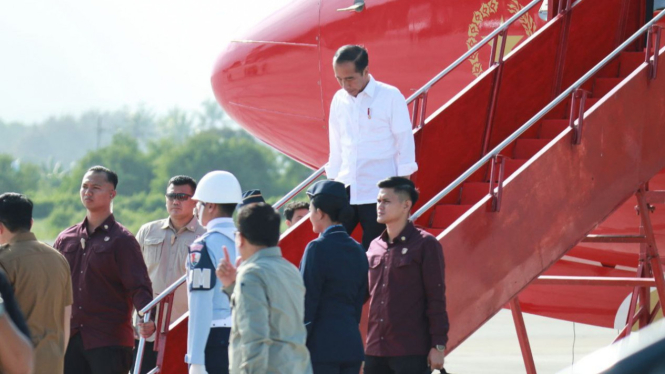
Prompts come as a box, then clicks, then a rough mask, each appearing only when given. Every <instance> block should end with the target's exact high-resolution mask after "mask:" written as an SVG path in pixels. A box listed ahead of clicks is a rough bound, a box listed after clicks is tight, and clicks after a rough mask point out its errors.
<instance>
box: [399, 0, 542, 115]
mask: <svg viewBox="0 0 665 374" xmlns="http://www.w3.org/2000/svg"><path fill="white" fill-rule="evenodd" d="M542 2H543V0H533V1H532V2H530V3H529V4H528V5H527V6H525V7H523V8H522V9H521V10H520V11H519V12H517V13H515V14H514V15H513V16H512V17H510V18H509V19H508V20H507V21H506V22H504V23H502V24H501V26H499V27H497V28H496V29H495V30H494V31H492V32H491V33H490V34H489V35H487V36H486V37H485V38H484V39H483V40H481V41H480V42H478V43H477V44H476V45H474V46H473V47H472V48H471V49H469V51H468V52H466V53H465V54H463V55H462V56H461V57H460V58H458V59H457V60H455V62H453V63H452V64H450V65H449V66H448V67H447V68H445V69H444V70H443V71H441V72H440V73H439V74H437V75H436V76H435V77H434V78H432V79H430V81H429V82H427V83H425V85H424V86H422V87H421V88H420V89H419V90H418V91H416V92H414V93H413V94H412V95H411V96H409V98H408V99H407V100H406V103H407V105H408V104H410V103H411V102H412V101H413V100H415V99H416V98H417V97H418V96H420V95H422V94H423V93H425V92H427V91H428V90H429V89H430V88H432V86H434V85H435V84H436V83H437V82H438V81H440V80H441V79H442V78H443V77H445V76H446V75H448V74H449V73H450V72H451V71H453V70H455V68H456V67H458V66H459V65H461V64H462V63H463V62H464V61H466V60H467V59H468V58H469V57H471V56H472V55H473V54H474V53H476V52H478V50H480V48H482V47H483V46H484V45H485V44H487V43H489V42H490V40H492V39H494V38H495V37H496V36H497V35H499V34H500V33H501V32H503V31H505V30H507V29H508V27H510V26H511V25H512V24H513V22H515V21H517V20H518V19H519V18H520V17H522V16H523V15H524V14H526V13H527V12H528V11H529V10H531V8H533V7H534V6H536V5H537V4H540V3H542Z"/></svg>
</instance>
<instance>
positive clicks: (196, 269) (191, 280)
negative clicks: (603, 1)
mask: <svg viewBox="0 0 665 374" xmlns="http://www.w3.org/2000/svg"><path fill="white" fill-rule="evenodd" d="M188 256H189V257H188V258H187V262H188V266H187V285H188V287H189V290H190V291H207V290H210V289H212V288H213V287H215V284H216V283H217V278H216V277H215V265H214V264H213V263H212V260H211V259H210V255H209V254H208V249H207V248H206V245H205V242H202V243H201V242H197V243H192V244H191V245H190V246H189V254H188Z"/></svg>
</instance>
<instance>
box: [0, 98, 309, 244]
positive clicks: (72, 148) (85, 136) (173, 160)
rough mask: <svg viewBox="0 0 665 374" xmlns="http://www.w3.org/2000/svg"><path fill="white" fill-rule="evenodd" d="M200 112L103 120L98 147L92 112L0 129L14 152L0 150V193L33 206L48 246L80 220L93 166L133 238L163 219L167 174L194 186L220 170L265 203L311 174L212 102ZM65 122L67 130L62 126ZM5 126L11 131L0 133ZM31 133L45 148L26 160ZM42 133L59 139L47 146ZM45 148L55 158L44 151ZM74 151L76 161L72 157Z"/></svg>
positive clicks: (126, 114)
mask: <svg viewBox="0 0 665 374" xmlns="http://www.w3.org/2000/svg"><path fill="white" fill-rule="evenodd" d="M202 107H203V110H202V111H198V112H185V111H182V110H178V109H174V110H172V111H170V112H169V113H167V114H165V115H164V116H161V117H159V116H155V115H152V114H151V113H149V112H147V111H146V110H144V109H141V110H139V111H138V112H136V111H130V110H129V109H122V110H119V111H116V112H113V113H105V114H104V115H103V117H104V118H107V121H109V122H108V123H107V125H106V126H107V127H106V129H105V130H104V131H106V132H108V133H111V134H109V135H110V136H108V137H109V138H110V139H108V140H105V141H104V142H103V143H102V145H99V146H97V144H90V142H93V143H94V142H95V137H96V136H98V135H97V134H96V131H97V128H96V125H95V123H96V122H95V121H94V118H92V117H94V116H92V114H91V113H95V112H87V113H84V114H83V115H81V116H80V117H79V118H74V117H72V116H65V117H61V118H59V119H55V120H54V119H49V120H47V121H45V123H43V124H40V125H35V126H37V128H35V126H25V125H22V124H16V123H14V124H11V125H7V124H3V123H2V122H0V132H2V133H5V134H6V135H8V137H7V138H6V139H9V140H10V142H9V144H11V145H13V147H12V146H10V147H7V148H5V150H3V151H0V152H3V153H0V193H4V192H20V193H25V194H27V195H28V196H29V197H30V198H31V199H32V200H33V202H34V203H35V209H34V213H33V216H34V219H35V226H34V231H35V232H36V233H37V234H38V236H39V237H40V239H42V240H50V239H53V238H55V236H57V234H58V233H59V232H60V231H61V230H63V229H65V228H67V227H69V226H71V225H73V224H75V223H77V222H80V221H81V220H82V219H83V218H84V215H85V209H84V208H83V206H82V204H81V201H80V198H79V188H80V183H81V178H82V177H83V174H85V171H86V170H87V169H88V168H89V167H91V166H94V165H104V166H106V167H109V168H111V169H112V170H114V171H115V172H117V173H118V177H119V183H118V196H117V197H116V198H115V200H114V214H115V216H116V219H117V220H118V221H119V222H121V223H122V224H123V225H125V226H126V227H127V228H128V229H130V230H131V231H132V232H136V231H138V228H139V227H140V226H141V225H142V224H144V223H146V222H149V221H152V220H155V219H159V218H163V217H165V216H166V210H165V206H164V204H165V201H164V192H165V190H166V183H167V181H168V180H169V178H171V177H172V176H174V175H180V174H185V175H189V176H191V177H193V178H195V179H196V180H199V179H200V178H201V177H202V176H203V175H204V174H205V173H207V172H208V171H211V170H227V171H230V172H232V173H233V174H235V175H236V177H237V178H238V180H239V181H240V184H241V186H242V188H243V189H244V190H248V189H255V188H258V189H261V191H262V193H263V195H264V197H266V200H267V201H268V202H274V201H276V200H277V199H279V198H280V197H281V196H283V195H284V194H285V193H286V192H288V191H289V190H290V189H291V188H293V187H294V186H295V185H296V184H298V183H299V182H300V181H302V180H303V179H304V178H305V177H307V176H308V175H309V174H310V173H311V170H309V169H308V168H306V167H304V166H302V165H300V164H299V163H297V162H295V161H293V160H291V159H289V158H287V157H285V156H284V155H282V154H280V153H279V152H277V151H275V150H273V149H271V148H270V147H268V146H266V145H265V144H263V143H261V142H259V141H257V140H256V139H254V138H253V137H252V136H251V135H249V134H248V133H247V132H245V131H244V130H242V129H240V128H239V127H238V126H237V125H235V124H233V123H232V121H231V120H230V119H229V118H228V117H227V116H226V115H225V113H223V112H222V110H221V108H219V106H218V105H217V104H216V103H214V102H206V103H203V105H202ZM137 113H138V114H137ZM137 117H140V120H137ZM67 118H68V119H67ZM109 118H115V122H110V120H109ZM68 121H69V127H67V126H64V127H63V125H64V124H66V123H67V122H68ZM86 125H90V126H88V127H86ZM3 126H4V128H3ZM8 127H11V128H12V130H11V131H7V132H5V130H6V129H7V128H8ZM90 127H92V129H90ZM63 128H64V129H66V131H63ZM86 128H87V129H88V130H89V131H84V130H85V129H86ZM91 130H94V131H91ZM35 133H39V134H41V135H40V136H39V139H42V140H44V139H46V140H47V141H45V142H43V144H42V146H41V148H40V147H37V148H32V150H33V154H32V155H31V157H25V156H24V153H23V152H21V151H19V150H20V149H23V148H21V147H20V146H19V147H17V143H20V144H26V143H29V142H36V138H31V137H30V136H29V134H35ZM49 133H53V134H58V135H57V136H55V135H54V137H55V138H56V139H51V138H49ZM91 133H92V134H91ZM68 135H69V136H68ZM26 136H27V137H26ZM51 141H53V142H55V146H56V147H57V148H58V151H57V152H56V151H50V150H49V149H50V147H51ZM37 143H39V142H37ZM37 143H35V144H37ZM8 149H9V151H11V152H7V150H8ZM17 149H18V150H17ZM81 149H84V151H83V152H81ZM23 150H25V149H23ZM77 152H78V153H81V156H80V157H78V158H76V157H75V156H72V155H76V154H77ZM62 155H69V157H71V160H68V159H67V157H65V156H62Z"/></svg>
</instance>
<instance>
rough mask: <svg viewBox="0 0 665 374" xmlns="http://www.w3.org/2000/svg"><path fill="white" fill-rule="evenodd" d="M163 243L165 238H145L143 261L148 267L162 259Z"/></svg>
mask: <svg viewBox="0 0 665 374" xmlns="http://www.w3.org/2000/svg"><path fill="white" fill-rule="evenodd" d="M162 243H164V238H163V237H161V238H160V237H152V238H145V240H144V241H143V259H144V260H145V264H146V266H150V265H151V264H155V263H158V262H159V260H160V259H161V258H162Z"/></svg>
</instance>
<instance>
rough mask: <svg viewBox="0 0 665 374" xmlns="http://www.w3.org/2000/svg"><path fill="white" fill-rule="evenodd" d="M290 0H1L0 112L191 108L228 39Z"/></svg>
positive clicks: (207, 89) (18, 115) (40, 115)
mask: <svg viewBox="0 0 665 374" xmlns="http://www.w3.org/2000/svg"><path fill="white" fill-rule="evenodd" d="M290 1H291V0H243V1H232V0H195V1H182V0H160V1H157V0H114V1H98V0H97V1H95V0H93V1H90V0H58V1H52V0H21V1H11V2H10V1H6V2H4V3H3V4H2V5H1V6H0V56H1V57H0V119H1V120H3V121H5V122H13V121H18V122H23V123H34V122H38V121H41V120H44V119H46V118H47V117H49V116H58V115H63V114H73V115H78V114H80V113H82V112H84V111H86V110H89V109H98V110H115V109H120V108H122V107H125V106H128V107H130V108H133V107H137V106H139V105H144V106H146V107H147V108H149V109H151V110H153V111H154V112H156V113H165V112H167V111H168V110H169V109H171V108H173V107H179V108H182V109H187V110H189V109H197V108H199V106H200V104H201V102H203V101H204V100H206V99H210V98H213V93H212V89H211V86H210V75H211V72H212V67H213V65H214V62H215V60H216V58H217V56H218V55H219V54H220V53H221V52H222V50H223V49H224V45H225V44H226V42H227V41H228V40H231V39H233V38H235V37H237V36H239V35H240V33H241V32H242V31H243V30H245V29H247V28H249V27H251V26H252V25H255V24H256V23H258V22H260V21H261V20H262V19H263V18H265V17H266V16H268V15H269V14H271V13H272V12H274V11H275V10H277V9H279V8H281V7H283V6H284V5H286V4H287V3H289V2H290Z"/></svg>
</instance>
